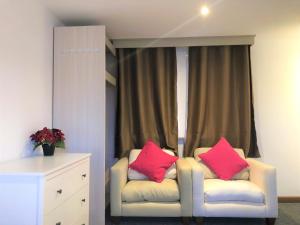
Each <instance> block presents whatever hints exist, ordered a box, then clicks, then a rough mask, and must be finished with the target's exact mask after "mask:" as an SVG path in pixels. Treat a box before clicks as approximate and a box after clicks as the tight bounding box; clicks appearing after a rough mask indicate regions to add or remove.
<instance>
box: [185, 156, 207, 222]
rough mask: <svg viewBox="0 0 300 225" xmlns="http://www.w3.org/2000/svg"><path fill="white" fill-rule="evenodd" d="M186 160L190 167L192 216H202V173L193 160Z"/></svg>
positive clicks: (189, 158)
mask: <svg viewBox="0 0 300 225" xmlns="http://www.w3.org/2000/svg"><path fill="white" fill-rule="evenodd" d="M186 160H187V161H188V162H189V163H190V165H191V167H192V180H193V215H194V216H204V173H203V170H202V168H201V167H200V165H199V163H198V162H197V161H196V160H195V159H194V158H191V157H188V158H186Z"/></svg>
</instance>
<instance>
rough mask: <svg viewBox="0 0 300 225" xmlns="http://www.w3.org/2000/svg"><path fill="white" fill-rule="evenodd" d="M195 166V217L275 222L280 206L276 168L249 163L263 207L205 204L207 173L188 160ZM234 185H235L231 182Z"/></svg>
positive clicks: (191, 160) (223, 202)
mask: <svg viewBox="0 0 300 225" xmlns="http://www.w3.org/2000/svg"><path fill="white" fill-rule="evenodd" d="M186 160H187V161H188V162H189V163H190V164H191V166H192V178H193V216H196V217H256V218H276V217H277V216H278V202H277V190H276V170H275V168H274V167H272V166H270V165H267V164H265V163H262V162H259V161H257V160H255V159H246V160H247V162H248V163H249V165H250V167H249V171H250V180H249V182H251V183H253V184H255V185H256V186H257V187H258V188H259V189H260V191H261V192H262V193H263V194H264V202H263V203H254V202H246V201H231V202H230V201H217V202H206V201H205V197H204V196H205V194H204V190H205V188H206V187H205V186H206V184H205V181H207V180H205V179H204V173H203V170H202V168H201V166H199V163H198V162H197V161H196V160H195V159H193V158H187V159H186ZM232 182H233V181H232Z"/></svg>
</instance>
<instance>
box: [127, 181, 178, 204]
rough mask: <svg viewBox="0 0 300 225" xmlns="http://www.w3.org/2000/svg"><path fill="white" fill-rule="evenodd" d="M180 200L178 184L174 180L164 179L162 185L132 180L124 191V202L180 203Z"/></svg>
mask: <svg viewBox="0 0 300 225" xmlns="http://www.w3.org/2000/svg"><path fill="white" fill-rule="evenodd" d="M179 200H180V194H179V188H178V184H177V181H176V180H173V179H164V180H163V181H162V182H161V183H157V182H154V181H148V180H132V181H129V182H128V183H127V184H126V185H125V187H124V188H123V191H122V201H123V202H145V201H148V202H178V201H179Z"/></svg>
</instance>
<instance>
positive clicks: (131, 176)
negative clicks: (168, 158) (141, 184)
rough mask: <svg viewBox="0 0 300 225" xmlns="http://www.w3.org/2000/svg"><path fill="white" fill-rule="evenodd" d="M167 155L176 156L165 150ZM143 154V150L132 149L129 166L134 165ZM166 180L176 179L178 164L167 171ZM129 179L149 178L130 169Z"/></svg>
mask: <svg viewBox="0 0 300 225" xmlns="http://www.w3.org/2000/svg"><path fill="white" fill-rule="evenodd" d="M163 151H164V152H165V153H168V154H169V155H173V156H174V155H175V154H174V152H173V151H171V150H167V149H163ZM140 153H141V149H132V150H131V151H130V154H129V164H131V163H133V162H134V161H135V160H136V158H137V157H138V155H139V154H140ZM165 178H167V179H176V164H175V163H174V164H173V165H172V166H171V167H170V168H169V169H168V170H167V171H166V175H165ZM128 179H129V180H148V178H147V177H146V176H145V175H144V174H142V173H139V172H138V171H136V170H133V169H130V168H128Z"/></svg>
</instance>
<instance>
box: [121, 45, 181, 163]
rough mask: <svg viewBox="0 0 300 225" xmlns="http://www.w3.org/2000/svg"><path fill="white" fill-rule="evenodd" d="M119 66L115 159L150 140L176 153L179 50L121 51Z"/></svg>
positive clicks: (146, 49)
mask: <svg viewBox="0 0 300 225" xmlns="http://www.w3.org/2000/svg"><path fill="white" fill-rule="evenodd" d="M118 63H119V77H118V107H117V125H116V126H117V127H116V157H119V158H120V157H123V156H127V155H128V153H129V151H130V150H131V149H135V148H142V147H143V145H144V144H145V142H146V141H147V140H148V139H152V140H153V141H155V142H156V143H157V144H158V145H160V146H161V147H162V148H168V149H173V150H174V151H176V150H177V142H178V137H177V136H178V128H177V124H178V122H177V66H176V49H175V48H145V49H133V48H130V49H119V50H118Z"/></svg>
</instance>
